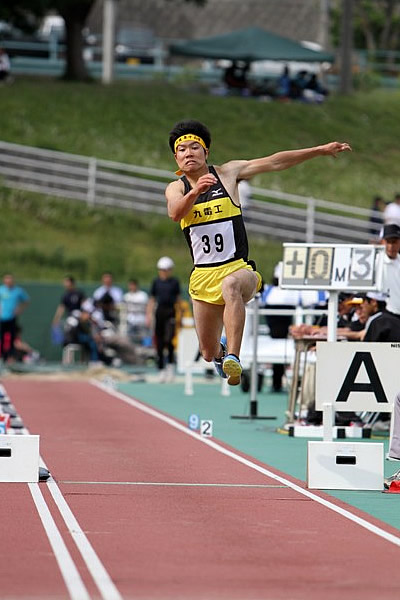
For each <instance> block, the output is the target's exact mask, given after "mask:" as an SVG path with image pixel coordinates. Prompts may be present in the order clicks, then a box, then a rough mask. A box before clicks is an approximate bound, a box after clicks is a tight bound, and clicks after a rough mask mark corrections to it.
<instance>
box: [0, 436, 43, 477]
mask: <svg viewBox="0 0 400 600" xmlns="http://www.w3.org/2000/svg"><path fill="white" fill-rule="evenodd" d="M38 481H39V436H38V435H11V434H7V435H0V482H14V483H35V482H38Z"/></svg>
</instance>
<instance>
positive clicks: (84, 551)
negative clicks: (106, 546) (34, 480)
mask: <svg viewBox="0 0 400 600" xmlns="http://www.w3.org/2000/svg"><path fill="white" fill-rule="evenodd" d="M41 462H42V463H43V464H42V466H44V467H45V468H47V467H46V465H45V464H44V462H43V460H42V461H41ZM46 484H47V487H48V488H49V490H50V493H51V495H52V497H53V500H54V502H55V503H56V506H57V508H58V510H59V512H60V514H61V516H62V518H63V519H64V522H65V524H66V526H67V527H68V530H69V532H70V534H71V537H72V539H73V540H74V542H75V544H76V545H77V547H78V550H79V552H80V553H81V555H82V558H83V560H84V562H85V564H86V566H87V568H88V571H89V573H90V574H91V576H92V577H93V580H94V582H95V584H96V586H97V588H98V590H99V592H100V595H101V597H102V598H103V599H104V600H123V598H122V596H121V594H120V593H119V591H118V589H117V588H116V586H115V584H114V583H113V581H112V579H111V577H110V576H109V574H108V573H107V571H106V569H105V567H104V566H103V563H102V562H101V560H100V559H99V557H98V556H97V554H96V552H95V550H94V548H93V546H92V544H91V543H90V542H89V540H88V538H87V537H86V535H85V533H84V532H83V530H82V528H81V526H80V525H79V523H78V521H77V519H76V518H75V515H74V514H73V512H72V510H71V509H70V507H69V506H68V504H67V502H66V500H65V498H64V496H63V495H62V493H61V490H60V488H59V487H58V485H57V483H56V482H55V481H54V479H53V478H52V477H50V478H49V479H48V480H47V481H46Z"/></svg>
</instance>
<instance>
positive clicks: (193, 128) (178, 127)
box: [169, 120, 211, 154]
mask: <svg viewBox="0 0 400 600" xmlns="http://www.w3.org/2000/svg"><path fill="white" fill-rule="evenodd" d="M185 133H193V134H194V135H198V136H199V137H201V139H202V140H203V142H204V143H205V145H206V146H207V148H209V147H210V145H211V134H210V132H209V130H208V129H207V127H206V126H205V125H203V123H200V121H191V120H188V121H180V122H179V123H176V124H175V125H174V127H173V129H172V130H171V131H170V132H169V147H170V148H171V150H172V152H173V153H174V154H175V150H174V144H175V141H176V140H177V139H178V138H180V137H181V135H185Z"/></svg>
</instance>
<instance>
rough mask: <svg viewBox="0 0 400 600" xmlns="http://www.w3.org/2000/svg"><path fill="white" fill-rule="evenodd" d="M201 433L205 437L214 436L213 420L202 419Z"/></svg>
mask: <svg viewBox="0 0 400 600" xmlns="http://www.w3.org/2000/svg"><path fill="white" fill-rule="evenodd" d="M200 434H201V435H204V436H205V437H212V434H213V422H212V421H211V420H210V419H202V420H201V421H200Z"/></svg>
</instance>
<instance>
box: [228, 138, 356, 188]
mask: <svg viewBox="0 0 400 600" xmlns="http://www.w3.org/2000/svg"><path fill="white" fill-rule="evenodd" d="M345 151H351V147H350V145H349V144H347V143H345V142H344V143H343V142H330V143H329V144H323V145H322V146H314V147H313V148H303V149H301V150H286V151H283V152H276V154H271V155H270V156H265V157H264V158H255V159H253V160H248V161H243V162H244V164H243V165H242V166H241V168H240V170H239V172H238V176H237V178H238V179H250V178H251V177H254V175H258V174H259V173H268V172H270V171H283V170H284V169H289V168H290V167H294V166H296V165H299V164H300V163H302V162H305V161H306V160H310V159H311V158H315V157H317V156H333V157H336V156H337V154H339V152H345ZM238 162H239V161H238ZM240 162H242V161H240Z"/></svg>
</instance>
